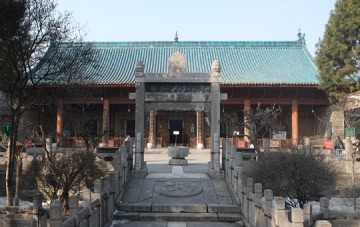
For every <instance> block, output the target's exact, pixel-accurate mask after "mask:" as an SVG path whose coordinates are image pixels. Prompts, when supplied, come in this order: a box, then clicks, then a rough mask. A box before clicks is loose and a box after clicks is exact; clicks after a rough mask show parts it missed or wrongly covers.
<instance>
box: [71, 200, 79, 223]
mask: <svg viewBox="0 0 360 227" xmlns="http://www.w3.org/2000/svg"><path fill="white" fill-rule="evenodd" d="M78 212H79V196H78V195H73V196H70V197H69V215H70V216H74V217H75V218H76V225H79V213H78Z"/></svg>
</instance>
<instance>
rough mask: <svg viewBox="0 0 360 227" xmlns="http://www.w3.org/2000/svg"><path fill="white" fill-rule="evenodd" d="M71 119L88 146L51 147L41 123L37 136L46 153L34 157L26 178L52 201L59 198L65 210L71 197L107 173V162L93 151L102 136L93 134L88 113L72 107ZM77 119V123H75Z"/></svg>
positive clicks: (92, 184) (36, 130)
mask: <svg viewBox="0 0 360 227" xmlns="http://www.w3.org/2000/svg"><path fill="white" fill-rule="evenodd" d="M68 111H70V110H68ZM72 112H73V114H72V115H71V118H70V119H69V120H71V121H72V122H74V127H76V129H77V130H78V132H79V134H80V135H79V136H82V137H83V138H84V141H85V146H84V147H73V148H71V149H70V150H66V151H63V152H60V151H59V150H57V149H50V150H49V149H48V146H46V139H49V138H46V133H45V132H44V125H42V124H41V123H40V124H39V125H38V128H36V129H35V130H34V137H37V138H39V139H40V140H41V141H42V143H43V148H44V150H45V155H43V156H42V157H41V159H34V160H33V161H32V163H31V165H30V168H29V169H28V171H27V173H26V174H25V176H26V181H27V183H28V184H30V185H32V186H33V187H34V188H36V189H37V190H38V191H40V192H41V193H42V194H43V195H44V196H45V198H47V199H48V200H50V201H53V200H56V199H59V200H60V202H61V203H62V206H63V213H64V214H66V213H67V211H68V210H69V196H70V195H73V194H80V193H81V190H82V189H84V188H89V189H92V188H93V187H94V182H95V181H96V180H98V179H100V178H102V177H103V176H105V174H106V171H107V167H106V164H105V163H104V162H103V161H100V160H97V158H96V154H95V153H94V152H93V151H94V148H95V145H94V144H93V143H92V142H91V141H96V140H97V139H98V138H99V137H98V136H93V135H91V128H89V127H88V119H89V118H88V116H87V114H86V112H84V111H81V110H79V108H72ZM75 122H76V123H75Z"/></svg>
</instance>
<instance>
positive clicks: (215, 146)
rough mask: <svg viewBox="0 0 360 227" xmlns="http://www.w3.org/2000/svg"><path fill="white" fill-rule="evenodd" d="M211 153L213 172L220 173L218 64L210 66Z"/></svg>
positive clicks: (216, 62) (215, 62)
mask: <svg viewBox="0 0 360 227" xmlns="http://www.w3.org/2000/svg"><path fill="white" fill-rule="evenodd" d="M210 116H211V151H210V152H214V167H213V168H214V171H218V172H219V171H220V143H219V140H220V62H219V61H218V60H215V61H213V63H212V65H211V115H210Z"/></svg>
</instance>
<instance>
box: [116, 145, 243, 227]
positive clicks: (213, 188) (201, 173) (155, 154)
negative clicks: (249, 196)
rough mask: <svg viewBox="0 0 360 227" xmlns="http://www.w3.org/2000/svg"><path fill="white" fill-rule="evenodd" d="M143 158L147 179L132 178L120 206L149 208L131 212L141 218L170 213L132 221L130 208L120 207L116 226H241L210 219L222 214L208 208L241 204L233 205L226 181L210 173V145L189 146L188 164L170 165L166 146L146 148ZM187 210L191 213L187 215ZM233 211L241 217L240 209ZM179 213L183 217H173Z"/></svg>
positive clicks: (236, 215) (233, 208)
mask: <svg viewBox="0 0 360 227" xmlns="http://www.w3.org/2000/svg"><path fill="white" fill-rule="evenodd" d="M144 159H145V161H146V163H147V167H148V172H149V173H148V175H147V176H146V177H145V178H144V179H141V178H137V179H133V180H132V181H131V182H130V184H129V185H128V188H127V190H126V192H125V194H124V197H123V199H122V201H121V202H120V204H119V207H121V208H122V209H123V210H127V211H133V210H134V209H136V208H135V207H141V209H142V210H146V211H147V212H132V213H131V215H139V216H140V217H142V218H143V217H147V218H150V219H159V218H160V219H162V218H163V216H162V215H165V214H166V215H168V216H170V217H166V218H165V219H166V220H165V221H164V220H161V221H129V220H126V215H129V212H127V213H126V214H125V212H123V211H119V212H118V213H117V214H115V215H114V219H117V220H116V221H114V223H113V226H169V227H190V226H242V225H240V223H229V222H221V221H220V222H215V221H211V222H210V220H213V219H214V220H216V219H217V220H220V219H221V217H220V216H221V214H218V212H213V213H211V212H210V213H209V212H208V211H209V210H211V209H213V210H216V209H228V210H237V209H238V207H237V206H236V205H234V201H233V198H232V196H231V193H230V191H229V190H228V188H227V186H226V184H225V182H224V181H223V180H222V179H221V178H219V177H215V178H214V177H210V176H209V175H208V174H207V173H208V162H209V161H210V151H209V150H208V149H205V150H201V151H198V150H195V149H194V150H190V154H189V156H188V157H187V160H188V165H185V166H171V165H169V164H168V162H169V159H170V158H169V157H168V155H167V153H166V149H157V150H152V151H149V150H145V158H144ZM224 207H225V208H224ZM150 210H151V212H150ZM169 213H171V214H169ZM187 214H189V217H186V215H187ZM192 215H196V218H199V217H200V219H201V217H203V219H204V221H191V220H192V219H191V218H192V217H190V216H192ZM232 215H234V216H235V217H236V218H238V219H239V213H234V214H232ZM122 217H125V218H122ZM179 217H180V219H181V218H183V219H184V221H173V220H170V219H171V218H177V219H178V218H179ZM207 220H209V221H207ZM224 220H225V219H224Z"/></svg>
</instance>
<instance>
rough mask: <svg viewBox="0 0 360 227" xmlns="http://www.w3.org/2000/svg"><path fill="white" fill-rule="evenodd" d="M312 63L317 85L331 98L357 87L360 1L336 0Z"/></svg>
mask: <svg viewBox="0 0 360 227" xmlns="http://www.w3.org/2000/svg"><path fill="white" fill-rule="evenodd" d="M316 63H317V66H318V68H319V80H320V87H321V88H322V89H323V90H325V92H326V93H327V94H328V95H329V97H330V98H331V99H333V100H335V101H336V100H338V99H341V98H343V97H344V96H345V95H346V94H349V93H351V92H355V91H358V90H359V89H360V81H359V80H360V72H359V69H360V1H359V0H338V1H337V2H336V4H335V10H334V11H332V12H331V13H330V18H329V21H328V24H327V25H326V30H325V33H324V37H323V40H321V41H320V43H319V45H318V50H317V55H316Z"/></svg>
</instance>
